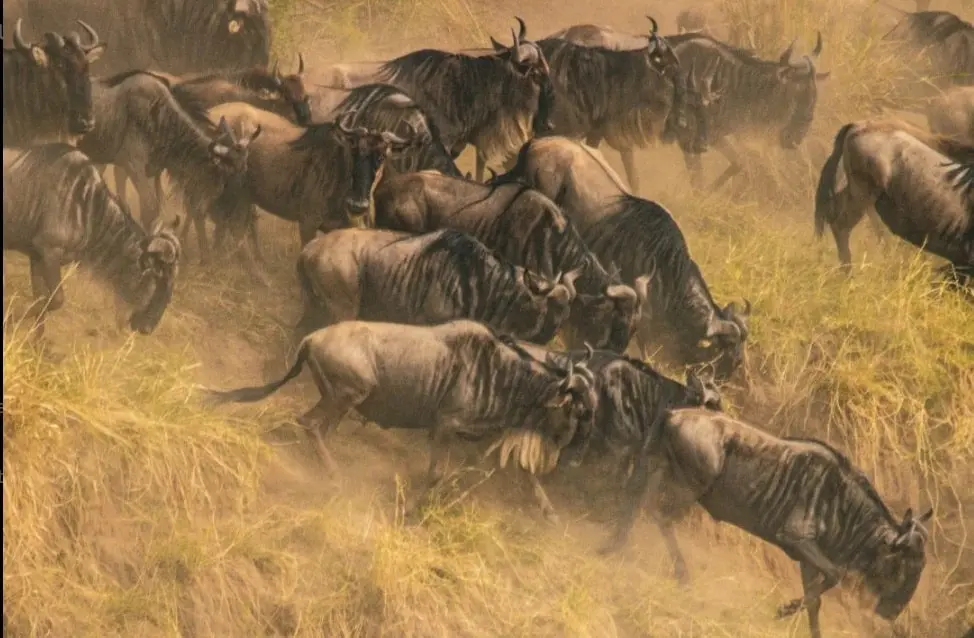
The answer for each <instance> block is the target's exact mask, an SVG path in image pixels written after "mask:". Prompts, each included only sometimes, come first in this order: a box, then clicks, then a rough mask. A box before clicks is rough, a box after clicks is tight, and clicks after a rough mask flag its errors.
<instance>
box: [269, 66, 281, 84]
mask: <svg viewBox="0 0 974 638" xmlns="http://www.w3.org/2000/svg"><path fill="white" fill-rule="evenodd" d="M271 77H272V78H274V81H275V82H277V83H278V84H280V83H281V63H280V62H277V61H275V62H274V68H273V69H271Z"/></svg>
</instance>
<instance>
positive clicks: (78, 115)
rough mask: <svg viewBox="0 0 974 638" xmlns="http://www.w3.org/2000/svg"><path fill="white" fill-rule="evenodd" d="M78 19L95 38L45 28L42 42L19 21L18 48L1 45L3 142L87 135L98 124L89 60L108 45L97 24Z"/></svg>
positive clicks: (17, 143) (12, 143)
mask: <svg viewBox="0 0 974 638" xmlns="http://www.w3.org/2000/svg"><path fill="white" fill-rule="evenodd" d="M78 24H80V25H81V27H82V28H83V29H84V30H85V31H86V32H87V33H88V36H89V38H90V39H91V42H90V43H88V44H82V43H81V38H80V37H79V36H78V34H77V33H74V32H72V33H69V34H68V35H67V37H61V36H60V35H59V34H57V33H45V34H44V44H43V45H41V44H34V43H30V42H27V41H26V40H24V36H23V34H22V33H21V20H19V19H18V20H17V24H16V26H15V27H14V35H13V38H14V48H13V49H7V48H4V50H3V144H4V146H26V145H28V144H32V143H37V142H43V141H54V140H57V139H61V138H65V137H74V136H78V135H84V134H85V133H87V132H88V131H90V130H91V128H92V127H93V126H94V124H95V118H94V115H93V114H92V105H91V76H90V74H89V71H88V65H89V64H91V63H92V62H94V61H95V60H97V59H98V57H99V56H100V55H101V54H102V53H103V52H104V51H105V48H106V45H105V44H103V43H101V42H99V40H98V34H97V33H95V31H94V29H92V28H91V27H90V26H88V25H87V24H85V23H84V22H82V21H80V20H79V21H78Z"/></svg>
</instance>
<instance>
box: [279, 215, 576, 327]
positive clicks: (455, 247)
mask: <svg viewBox="0 0 974 638" xmlns="http://www.w3.org/2000/svg"><path fill="white" fill-rule="evenodd" d="M579 274H580V273H579V271H572V272H569V273H565V274H564V275H563V276H561V275H559V276H558V277H557V278H555V280H549V279H548V278H546V277H543V276H541V275H538V274H537V273H534V272H531V271H530V270H526V269H524V268H521V267H519V266H514V265H513V264H511V263H509V262H506V261H503V260H502V259H501V258H500V256H499V255H497V254H496V253H494V252H493V251H491V250H490V249H489V248H487V247H486V246H484V245H483V244H481V243H480V242H479V241H477V240H476V239H474V238H473V237H470V236H469V235H466V234H464V233H461V232H458V231H455V230H450V229H447V230H440V231H436V232H431V233H427V234H424V235H418V236H417V235H412V234H409V233H402V232H395V231H389V230H366V229H354V228H346V229H342V230H335V231H332V232H330V233H327V234H326V235H324V236H322V237H318V238H316V239H315V240H314V241H312V242H311V243H309V244H308V245H307V246H305V247H304V249H303V250H302V251H301V255H300V256H299V257H298V280H299V281H300V283H301V291H302V298H303V299H304V308H305V310H304V316H303V317H302V318H301V321H300V322H299V323H298V328H297V330H296V334H297V336H299V337H303V336H304V335H306V334H307V333H308V332H310V331H311V330H314V329H316V328H319V327H322V326H327V325H331V324H334V323H338V322H340V321H348V320H351V319H362V320H365V321H394V322H399V323H403V324H414V325H419V324H426V325H432V324H437V323H442V322H445V321H450V320H453V319H473V320H476V321H479V322H481V323H484V324H486V325H488V326H490V327H491V328H492V329H494V330H497V331H498V332H503V333H505V334H511V335H514V336H515V337H517V338H518V339H524V340H526V341H532V342H537V343H547V342H548V341H551V339H552V338H553V337H554V336H555V332H556V331H557V330H558V328H559V327H561V324H562V323H563V322H564V321H565V319H567V318H568V314H569V309H570V307H571V302H572V297H573V293H574V286H573V281H574V279H576V278H577V277H578V275H579Z"/></svg>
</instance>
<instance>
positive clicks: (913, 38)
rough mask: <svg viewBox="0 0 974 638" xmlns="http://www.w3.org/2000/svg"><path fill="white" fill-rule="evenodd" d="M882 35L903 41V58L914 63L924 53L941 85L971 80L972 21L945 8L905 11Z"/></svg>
mask: <svg viewBox="0 0 974 638" xmlns="http://www.w3.org/2000/svg"><path fill="white" fill-rule="evenodd" d="M904 13H905V15H904V17H903V19H902V20H900V21H899V22H898V23H897V25H896V26H895V27H893V29H892V30H891V31H890V32H889V33H887V34H886V35H885V36H883V39H884V40H886V41H888V42H891V43H895V44H896V45H897V46H902V45H904V44H905V45H906V46H907V50H906V55H907V57H906V59H908V60H910V61H912V62H913V64H912V66H914V67H916V66H917V64H916V59H917V58H916V55H917V54H918V53H924V54H925V55H926V57H927V60H928V61H929V64H930V70H931V71H932V72H933V74H934V77H933V78H932V80H933V84H934V85H936V86H939V87H940V88H946V87H948V86H951V85H965V86H970V85H972V84H974V25H972V24H971V23H970V22H967V21H966V20H962V19H961V18H959V17H957V16H956V15H954V14H953V13H950V12H948V11H917V12H916V13H906V12H904Z"/></svg>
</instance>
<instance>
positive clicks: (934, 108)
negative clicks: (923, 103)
mask: <svg viewBox="0 0 974 638" xmlns="http://www.w3.org/2000/svg"><path fill="white" fill-rule="evenodd" d="M926 116H927V126H928V127H929V128H930V131H931V132H932V133H935V134H937V135H945V136H947V137H953V138H956V139H958V140H960V141H962V142H966V143H967V144H974V86H956V87H954V88H952V89H950V90H948V91H946V92H945V93H943V94H941V95H939V96H937V97H936V98H935V99H933V100H931V101H930V104H929V105H927V109H926Z"/></svg>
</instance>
